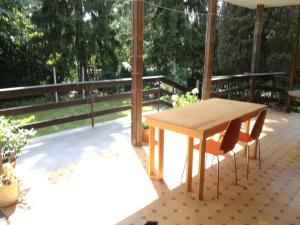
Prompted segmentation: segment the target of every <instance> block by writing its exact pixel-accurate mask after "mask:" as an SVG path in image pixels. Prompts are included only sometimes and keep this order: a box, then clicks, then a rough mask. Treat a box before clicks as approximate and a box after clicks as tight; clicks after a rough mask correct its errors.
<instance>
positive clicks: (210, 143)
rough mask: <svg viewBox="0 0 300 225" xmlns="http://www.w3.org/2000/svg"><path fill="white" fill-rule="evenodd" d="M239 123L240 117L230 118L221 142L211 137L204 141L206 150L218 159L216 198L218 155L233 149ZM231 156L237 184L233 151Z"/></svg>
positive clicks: (238, 130) (195, 146)
mask: <svg viewBox="0 0 300 225" xmlns="http://www.w3.org/2000/svg"><path fill="white" fill-rule="evenodd" d="M241 124H242V119H241V118H238V119H235V120H232V121H231V122H230V123H229V125H228V127H227V130H226V132H225V134H224V137H223V140H222V142H221V144H220V143H219V142H217V141H214V140H211V139H210V140H207V141H206V152H207V153H210V154H212V155H214V156H217V159H218V166H217V170H218V180H217V198H219V175H220V168H219V155H225V154H226V153H228V152H229V151H231V150H233V149H234V147H235V145H236V143H237V141H238V138H239V133H240V129H241ZM194 148H195V149H199V144H197V145H194ZM233 156H234V169H235V184H236V185H237V172H236V158H235V153H234V152H233Z"/></svg>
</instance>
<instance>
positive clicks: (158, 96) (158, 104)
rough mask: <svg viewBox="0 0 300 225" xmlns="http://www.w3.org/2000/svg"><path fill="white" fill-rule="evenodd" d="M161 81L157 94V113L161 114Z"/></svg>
mask: <svg viewBox="0 0 300 225" xmlns="http://www.w3.org/2000/svg"><path fill="white" fill-rule="evenodd" d="M160 82H161V81H160V80H159V81H158V92H157V112H159V108H160V102H159V100H160Z"/></svg>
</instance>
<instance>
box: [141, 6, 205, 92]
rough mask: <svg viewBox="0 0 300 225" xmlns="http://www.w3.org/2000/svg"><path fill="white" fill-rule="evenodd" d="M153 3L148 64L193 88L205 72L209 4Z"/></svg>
mask: <svg viewBox="0 0 300 225" xmlns="http://www.w3.org/2000/svg"><path fill="white" fill-rule="evenodd" d="M154 3H155V5H153V4H151V5H149V4H147V5H146V15H145V24H146V25H145V64H146V65H147V66H148V67H149V68H154V69H155V70H156V71H160V72H162V73H163V74H165V75H169V76H170V74H177V76H175V75H173V76H172V78H174V79H176V80H178V81H181V82H186V81H187V84H188V85H189V86H194V85H195V83H196V80H197V79H200V78H201V76H202V71H203V56H204V42H205V41H204V40H205V27H206V4H207V1H196V0H188V1H181V0H176V1H174V0H164V1H162V0H157V1H154ZM157 5H158V6H157ZM159 6H163V7H159ZM164 7H166V8H164ZM167 8H169V9H167Z"/></svg>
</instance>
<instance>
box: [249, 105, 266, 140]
mask: <svg viewBox="0 0 300 225" xmlns="http://www.w3.org/2000/svg"><path fill="white" fill-rule="evenodd" d="M266 115H267V110H266V109H264V110H262V111H260V112H259V114H258V116H257V119H256V121H255V124H254V126H253V129H252V131H251V134H250V137H251V138H252V139H257V138H259V136H260V133H261V131H262V128H263V126H264V122H265V118H266Z"/></svg>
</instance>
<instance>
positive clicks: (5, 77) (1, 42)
mask: <svg viewBox="0 0 300 225" xmlns="http://www.w3.org/2000/svg"><path fill="white" fill-rule="evenodd" d="M32 7H33V2H31V1H24V0H2V1H0V78H1V81H0V87H2V88H3V87H15V86H23V85H34V84H39V83H43V82H45V81H46V80H47V78H48V74H49V71H48V69H47V67H45V65H44V64H43V63H42V61H43V59H42V58H41V57H40V55H39V44H37V43H36V42H35V39H36V38H37V37H38V36H39V35H40V34H39V33H38V32H37V31H36V30H35V27H34V26H33V24H32V23H31V21H30V13H31V9H32Z"/></svg>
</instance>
